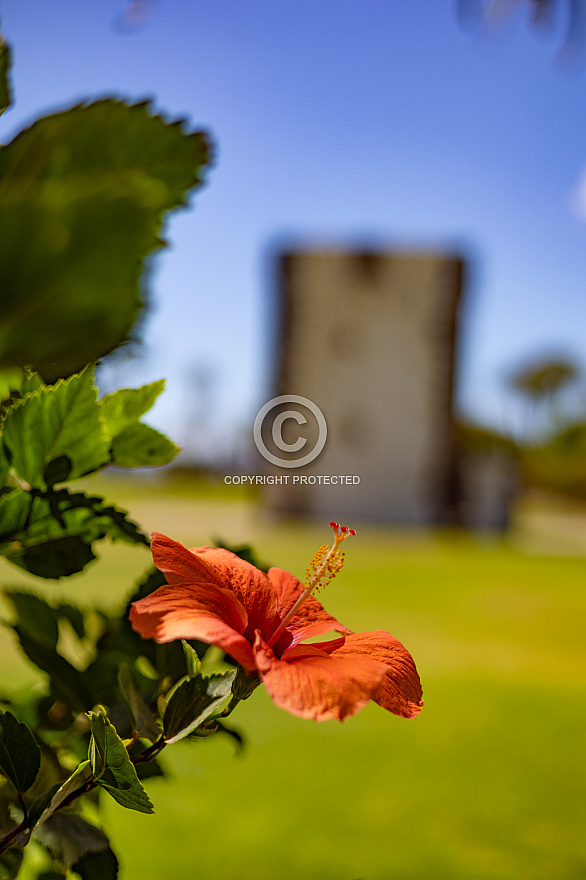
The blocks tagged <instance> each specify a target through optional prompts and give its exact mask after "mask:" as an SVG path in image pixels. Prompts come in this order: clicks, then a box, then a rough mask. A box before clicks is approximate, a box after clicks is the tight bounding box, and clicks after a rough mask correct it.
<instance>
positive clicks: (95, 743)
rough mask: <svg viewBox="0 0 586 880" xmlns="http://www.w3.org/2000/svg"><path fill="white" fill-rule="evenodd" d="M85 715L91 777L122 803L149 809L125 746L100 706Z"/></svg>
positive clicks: (131, 806)
mask: <svg viewBox="0 0 586 880" xmlns="http://www.w3.org/2000/svg"><path fill="white" fill-rule="evenodd" d="M89 719H90V727H91V731H92V739H91V742H90V749H89V759H90V763H91V766H92V772H93V776H94V779H97V780H98V784H99V785H100V786H101V787H102V788H105V789H106V791H107V792H108V794H111V795H112V797H113V798H114V800H116V801H118V803H119V804H121V805H122V806H123V807H126V808H127V809H129V810H138V812H139V813H153V812H154V810H153V805H152V803H151V802H150V799H149V797H148V795H147V793H146V791H145V790H144V788H143V787H142V785H141V783H140V781H139V778H138V776H137V775H136V770H135V768H134V765H133V763H132V761H131V760H130V757H129V755H128V752H127V750H126V747H125V746H124V744H123V742H122V740H121V739H120V737H119V736H118V734H117V733H116V729H115V728H114V726H113V725H112V724H111V722H110V721H109V719H108V717H107V715H106V713H105V711H104V709H103V708H102V707H101V706H98V711H97V712H91V713H90V716H89Z"/></svg>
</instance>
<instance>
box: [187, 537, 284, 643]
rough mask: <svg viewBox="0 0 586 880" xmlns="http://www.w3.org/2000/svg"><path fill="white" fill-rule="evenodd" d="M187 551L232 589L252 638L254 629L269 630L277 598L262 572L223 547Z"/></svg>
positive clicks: (274, 614)
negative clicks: (245, 616)
mask: <svg viewBox="0 0 586 880" xmlns="http://www.w3.org/2000/svg"><path fill="white" fill-rule="evenodd" d="M190 552H191V553H193V554H194V556H195V558H196V560H197V562H198V564H201V565H202V567H204V566H205V570H206V571H208V572H210V574H211V575H212V576H213V577H214V579H215V582H216V583H217V584H218V585H219V586H221V587H223V588H224V589H226V590H232V592H233V593H234V594H235V596H236V597H237V598H238V599H239V600H240V602H241V603H242V605H243V606H244V608H245V609H246V613H247V614H248V621H249V635H250V639H251V641H252V639H253V638H254V631H255V629H260V630H262V632H264V633H267V632H270V631H271V629H272V628H273V624H274V621H275V616H276V613H277V597H276V595H275V591H274V589H273V586H272V584H271V582H270V580H269V578H268V577H267V575H266V574H265V573H264V571H261V570H260V569H259V568H256V566H254V565H251V564H250V562H246V561H245V560H244V559H240V557H239V556H236V554H235V553H232V552H230V550H224V549H223V548H222V547H194V548H193V549H192V550H191V551H190Z"/></svg>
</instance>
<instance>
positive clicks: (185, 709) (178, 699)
mask: <svg viewBox="0 0 586 880" xmlns="http://www.w3.org/2000/svg"><path fill="white" fill-rule="evenodd" d="M235 675H236V671H235V670H233V669H232V670H230V671H229V672H224V673H222V674H220V675H210V676H196V677H195V678H189V679H187V681H184V682H183V684H181V685H179V687H178V688H177V690H176V691H175V693H174V694H173V695H172V697H171V699H170V700H169V704H168V706H167V710H166V712H165V717H164V719H163V722H164V727H165V741H166V742H167V743H173V742H177V741H178V740H180V739H183V738H184V737H186V736H189V734H190V733H191V732H192V731H193V730H195V728H196V727H199V725H200V724H203V723H204V722H205V721H207V720H208V719H209V718H210V716H211V715H213V714H214V712H215V711H216V710H217V709H218V707H219V706H220V705H221V704H222V703H223V702H224V700H225V699H226V698H227V697H228V696H229V695H230V693H231V691H232V684H233V682H234V677H235Z"/></svg>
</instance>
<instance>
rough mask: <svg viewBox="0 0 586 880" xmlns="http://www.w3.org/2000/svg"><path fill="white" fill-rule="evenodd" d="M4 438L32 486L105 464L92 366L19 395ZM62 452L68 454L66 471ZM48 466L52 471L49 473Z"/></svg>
mask: <svg viewBox="0 0 586 880" xmlns="http://www.w3.org/2000/svg"><path fill="white" fill-rule="evenodd" d="M1 155H2V151H1V150H0V156H1ZM3 439H4V446H5V448H6V452H7V457H8V459H9V461H10V464H11V466H12V467H13V468H14V470H15V471H16V473H17V474H18V476H19V477H21V478H22V479H23V480H26V482H27V483H28V484H29V485H30V486H32V487H33V488H34V487H37V488H41V489H43V488H46V487H47V486H48V485H52V483H54V482H58V481H61V482H62V481H63V480H66V479H70V480H74V479H76V478H78V477H81V476H83V475H84V474H87V473H91V472H92V471H95V470H97V469H98V468H100V467H102V466H103V465H105V464H107V463H108V462H109V460H110V448H109V447H110V442H109V437H108V434H107V431H106V429H105V427H104V424H103V422H102V420H101V418H100V408H99V406H98V402H97V389H96V387H95V385H94V373H93V368H92V367H87V368H86V369H85V370H84V371H83V372H82V373H79V374H78V375H75V376H71V378H69V379H67V380H65V381H59V382H57V384H56V385H46V386H44V387H43V388H41V389H40V390H38V391H34V392H31V393H29V394H26V395H25V396H24V397H23V398H22V399H21V400H19V401H17V403H16V404H15V405H14V407H12V408H11V409H10V411H9V412H8V414H7V416H6V420H5V422H4V434H3ZM64 457H67V459H68V460H69V465H68V466H67V473H65V475H63V474H62V473H61V471H62V470H63V463H64V462H63V460H64ZM55 462H57V463H58V464H59V467H57V466H56V465H55ZM50 466H52V467H53V469H54V473H53V475H52V477H51V478H47V470H48V469H49V468H50Z"/></svg>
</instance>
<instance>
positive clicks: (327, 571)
mask: <svg viewBox="0 0 586 880" xmlns="http://www.w3.org/2000/svg"><path fill="white" fill-rule="evenodd" d="M330 527H331V528H332V529H333V530H334V543H333V544H332V546H331V547H330V545H329V544H322V546H321V547H320V548H319V550H317V552H316V553H315V555H314V557H313V559H312V560H311V562H310V563H309V568H308V569H307V572H306V581H308V583H307V586H306V587H305V589H304V590H303V592H302V593H301V595H300V596H299V598H298V599H297V601H296V602H295V604H294V605H293V607H292V608H291V609H290V610H289V611H288V612H287V614H286V615H285V617H284V618H283V620H282V621H281V623H280V624H279V626H278V627H277V629H276V630H275V632H274V633H273V634H272V636H271V637H270V639H269V641H268V644H269V646H270V647H272V646H273V645H274V644H275V642H276V641H277V639H278V638H279V636H280V635H281V633H282V632H283V631H284V630H285V628H286V626H287V624H288V623H289V621H290V620H291V618H292V617H293V615H294V614H296V613H297V611H298V610H299V609H300V608H301V606H302V605H303V603H304V602H305V600H306V599H308V598H309V596H311V594H312V593H313V591H314V590H317V589H321V588H322V587H326V586H327V585H328V584H329V583H330V581H332V580H333V579H334V578H335V576H336V575H337V574H338V572H339V571H340V569H341V568H342V566H343V564H344V555H345V554H344V553H341V552H340V551H339V550H338V547H339V546H340V544H341V543H342V541H345V540H346V538H349V537H350V535H355V534H356V530H355V529H349V528H348V526H341V525H340V524H339V523H337V522H331V523H330Z"/></svg>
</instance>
